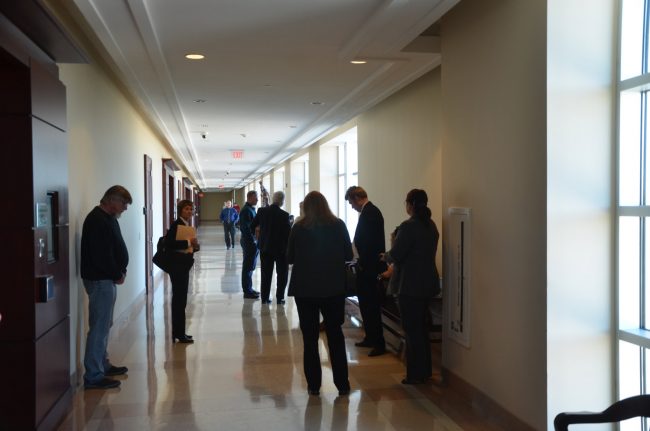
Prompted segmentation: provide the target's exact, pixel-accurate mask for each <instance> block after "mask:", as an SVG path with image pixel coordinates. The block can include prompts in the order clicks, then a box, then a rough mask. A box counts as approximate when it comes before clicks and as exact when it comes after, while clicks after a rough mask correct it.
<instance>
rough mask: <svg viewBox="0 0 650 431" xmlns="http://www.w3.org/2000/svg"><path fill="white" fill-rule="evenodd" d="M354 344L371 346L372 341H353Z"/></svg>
mask: <svg viewBox="0 0 650 431" xmlns="http://www.w3.org/2000/svg"><path fill="white" fill-rule="evenodd" d="M354 345H355V346H357V347H373V345H372V343H371V342H370V341H366V340H363V341H359V342H358V343H354Z"/></svg>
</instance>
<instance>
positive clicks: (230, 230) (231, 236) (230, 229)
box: [223, 223, 235, 248]
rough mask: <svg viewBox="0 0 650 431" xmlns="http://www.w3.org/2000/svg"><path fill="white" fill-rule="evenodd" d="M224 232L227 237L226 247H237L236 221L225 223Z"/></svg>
mask: <svg viewBox="0 0 650 431" xmlns="http://www.w3.org/2000/svg"><path fill="white" fill-rule="evenodd" d="M223 234H224V236H225V238H226V247H227V248H230V247H233V248H235V223H224V224H223Z"/></svg>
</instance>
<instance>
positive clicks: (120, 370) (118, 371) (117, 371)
mask: <svg viewBox="0 0 650 431" xmlns="http://www.w3.org/2000/svg"><path fill="white" fill-rule="evenodd" d="M127 371H129V369H128V368H126V367H116V366H115V365H111V368H109V369H108V370H106V372H105V373H104V375H105V376H121V375H122V374H126V373H127Z"/></svg>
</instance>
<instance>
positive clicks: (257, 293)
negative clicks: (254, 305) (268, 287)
mask: <svg viewBox="0 0 650 431" xmlns="http://www.w3.org/2000/svg"><path fill="white" fill-rule="evenodd" d="M251 292H252V293H254V294H255V295H257V296H259V295H260V293H259V292H258V291H257V290H255V289H252V290H251Z"/></svg>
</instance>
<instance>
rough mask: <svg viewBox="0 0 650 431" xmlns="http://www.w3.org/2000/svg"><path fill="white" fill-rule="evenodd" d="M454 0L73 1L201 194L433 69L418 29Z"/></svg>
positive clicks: (285, 153) (269, 162) (430, 39)
mask: <svg viewBox="0 0 650 431" xmlns="http://www.w3.org/2000/svg"><path fill="white" fill-rule="evenodd" d="M458 1H459V0H72V2H73V3H74V5H76V7H77V8H78V12H80V13H81V15H82V16H83V18H84V19H85V20H86V22H87V24H88V25H89V27H90V28H92V31H93V32H94V33H95V35H96V38H97V40H99V41H100V43H101V45H102V46H101V47H99V48H100V52H104V53H105V55H107V56H108V60H109V62H110V64H112V65H114V67H115V69H116V71H117V73H118V76H119V77H120V78H121V79H122V80H123V81H124V84H125V85H126V87H127V88H128V89H129V91H131V92H132V93H133V95H134V96H135V97H136V98H137V99H138V100H139V101H140V103H141V105H142V108H143V109H144V111H145V112H146V113H147V115H149V116H150V119H151V121H152V123H153V124H155V125H157V127H158V128H159V131H160V132H161V133H162V134H163V135H164V136H165V137H166V139H167V140H168V141H169V143H170V144H171V146H172V147H173V148H174V149H175V151H176V152H177V154H178V158H179V160H180V161H181V162H182V163H183V164H184V165H185V167H186V168H187V169H188V170H189V172H190V174H191V175H192V176H193V177H194V179H195V180H196V182H197V185H198V186H199V187H200V188H201V189H203V190H213V189H217V188H222V187H223V188H224V189H226V190H227V189H231V188H233V187H241V186H243V185H244V184H246V183H247V182H248V181H250V180H252V179H254V178H255V177H257V176H259V175H260V174H262V173H265V172H267V171H268V170H269V169H271V168H272V167H274V166H275V165H277V164H278V163H279V162H281V161H283V160H286V159H287V158H288V157H289V156H291V155H292V154H294V153H295V152H296V151H298V150H300V149H301V148H304V147H305V146H307V145H309V144H310V143H312V142H314V141H315V140H317V139H318V138H319V137H322V136H323V135H324V134H325V133H327V132H328V131H331V130H332V129H334V128H335V127H337V126H339V125H341V124H343V123H345V122H346V121H348V120H350V119H351V118H353V117H354V116H356V115H358V114H360V113H361V112H363V111H365V110H366V109H368V108H370V107H371V106H373V105H375V104H376V103H378V102H379V101H381V100H383V99H384V98H386V97H388V96H389V95H391V94H392V93H394V92H395V91H397V90H399V89H400V88H402V87H404V86H405V85H407V84H409V83H410V82H412V81H413V80H415V79H417V78H418V77H420V76H422V75H423V74H424V73H426V72H428V71H430V70H431V69H433V68H435V67H437V66H438V65H440V62H441V57H440V52H439V45H440V43H439V39H438V37H437V36H435V35H430V34H431V33H432V32H431V31H430V30H429V31H427V32H425V31H426V30H427V29H429V28H430V27H431V26H432V24H434V23H436V22H437V21H438V20H439V19H440V17H441V16H442V15H443V14H444V13H446V12H447V11H448V10H449V9H450V8H451V7H452V6H453V5H455V4H456V3H457V2H458ZM423 32H424V34H423ZM434 33H435V32H434ZM188 53H201V54H203V55H205V59H204V60H199V61H190V60H187V59H186V58H185V57H184V56H185V54H188ZM353 59H364V60H367V63H366V64H362V65H355V64H351V63H350V61H351V60H353ZM199 99H200V100H204V101H205V102H203V103H197V102H195V100H199ZM318 103H319V104H318ZM203 136H205V138H204V137H203ZM232 150H243V151H244V154H243V158H241V159H234V158H233V157H232ZM227 172H228V174H227Z"/></svg>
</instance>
